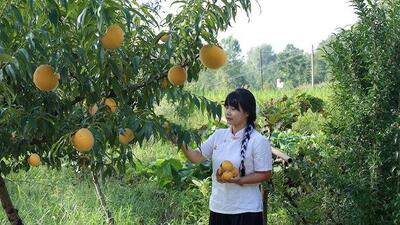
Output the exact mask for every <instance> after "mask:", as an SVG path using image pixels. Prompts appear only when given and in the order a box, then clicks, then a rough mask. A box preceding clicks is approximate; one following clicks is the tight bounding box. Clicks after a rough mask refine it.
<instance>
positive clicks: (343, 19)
mask: <svg viewBox="0 0 400 225" xmlns="http://www.w3.org/2000/svg"><path fill="white" fill-rule="evenodd" d="M259 3H260V5H261V8H260V7H259V6H258V5H257V4H256V3H255V2H254V4H253V7H252V8H253V9H252V13H251V15H250V21H249V18H247V16H246V14H245V13H241V14H239V15H238V18H237V20H236V23H232V27H230V28H228V30H227V31H226V32H222V33H220V34H219V35H218V39H219V40H221V39H222V38H224V37H227V36H229V35H232V36H233V37H234V38H236V39H238V41H239V43H240V46H241V48H242V53H243V54H244V55H246V53H247V52H248V51H249V50H250V49H251V48H252V47H256V46H259V45H261V44H270V45H271V46H272V49H273V51H274V52H276V53H277V52H280V51H282V50H283V49H284V48H285V46H286V45H287V44H293V45H294V46H295V47H297V48H300V49H303V50H304V51H306V52H311V46H312V45H314V48H315V47H317V46H318V44H319V43H320V42H321V41H322V40H325V39H326V38H328V37H329V35H330V34H332V33H335V32H337V31H338V28H346V27H347V28H348V27H349V26H350V25H352V24H354V23H355V22H356V21H357V16H356V15H355V13H354V10H353V8H352V6H351V4H350V2H349V0H259ZM260 9H261V12H260Z"/></svg>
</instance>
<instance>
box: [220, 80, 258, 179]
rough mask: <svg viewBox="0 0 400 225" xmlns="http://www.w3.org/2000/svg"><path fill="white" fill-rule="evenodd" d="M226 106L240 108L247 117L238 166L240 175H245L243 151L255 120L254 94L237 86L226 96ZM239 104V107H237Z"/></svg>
mask: <svg viewBox="0 0 400 225" xmlns="http://www.w3.org/2000/svg"><path fill="white" fill-rule="evenodd" d="M224 105H225V107H226V106H232V107H235V108H236V109H240V108H242V110H243V111H245V112H246V113H247V114H248V115H249V117H248V118H247V127H246V129H245V130H244V137H243V140H242V144H241V150H240V156H241V163H240V167H239V171H240V176H245V175H246V167H245V166H244V159H245V155H246V154H245V153H246V149H247V144H248V143H249V140H250V135H251V133H252V132H253V130H254V121H255V120H256V117H257V115H256V99H255V98H254V95H253V94H252V93H251V92H250V91H249V90H247V89H244V88H238V89H236V90H235V91H233V92H231V93H229V94H228V96H226V99H225V103H224ZM239 106H240V107H239Z"/></svg>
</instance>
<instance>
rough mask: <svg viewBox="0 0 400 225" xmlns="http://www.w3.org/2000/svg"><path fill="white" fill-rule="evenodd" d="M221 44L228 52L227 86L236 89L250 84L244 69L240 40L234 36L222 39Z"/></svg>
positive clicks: (225, 68) (225, 69) (225, 70)
mask: <svg viewBox="0 0 400 225" xmlns="http://www.w3.org/2000/svg"><path fill="white" fill-rule="evenodd" d="M221 44H222V46H223V48H224V49H225V50H226V52H227V54H228V58H229V60H228V64H227V66H225V67H224V72H225V75H226V77H225V81H226V84H227V87H228V88H230V89H235V88H238V87H244V86H246V85H248V82H247V79H246V77H245V74H244V71H243V64H244V60H243V56H242V49H241V48H240V44H239V41H238V40H237V39H235V38H233V37H232V36H229V37H227V38H224V39H222V41H221Z"/></svg>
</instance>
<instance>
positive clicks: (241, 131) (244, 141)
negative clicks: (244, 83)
mask: <svg viewBox="0 0 400 225" xmlns="http://www.w3.org/2000/svg"><path fill="white" fill-rule="evenodd" d="M225 109H226V111H225V117H226V120H227V123H228V124H229V127H228V128H226V129H218V130H216V131H215V132H214V133H213V134H212V135H211V136H210V137H209V138H208V139H207V141H205V142H204V143H203V144H201V146H200V147H199V148H198V149H196V150H191V149H189V148H188V147H187V145H183V146H182V151H183V153H184V155H185V156H186V158H188V159H189V160H190V161H191V162H192V163H201V162H203V161H204V160H207V159H209V160H211V161H212V168H213V173H212V176H211V177H212V190H211V197H210V202H209V208H210V217H209V224H210V225H262V224H263V214H262V210H263V205H262V194H261V190H260V183H261V182H263V181H267V180H269V179H271V176H272V173H271V170H272V155H271V146H270V144H269V141H268V139H267V138H266V137H265V136H263V135H261V134H260V133H259V132H257V131H256V130H255V129H254V127H255V126H254V121H255V120H256V101H255V98H254V96H253V94H252V93H251V92H250V91H248V90H246V89H243V88H239V89H236V90H235V91H233V92H231V93H230V94H229V95H228V96H227V97H226V99H225ZM224 160H229V161H231V162H232V164H233V165H234V166H235V167H237V168H239V175H238V176H236V177H233V178H231V179H229V180H223V179H221V178H220V176H218V175H217V174H220V171H219V170H220V165H221V162H223V161H224Z"/></svg>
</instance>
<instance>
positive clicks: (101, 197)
mask: <svg viewBox="0 0 400 225" xmlns="http://www.w3.org/2000/svg"><path fill="white" fill-rule="evenodd" d="M92 177H93V183H94V186H95V187H96V194H97V198H98V199H99V201H100V204H101V208H102V209H103V211H104V214H105V216H106V219H107V223H108V224H110V225H114V224H115V221H114V218H113V217H112V214H111V210H110V209H109V208H108V207H107V203H106V199H105V196H104V193H103V192H102V190H101V185H100V183H99V180H98V178H97V174H96V172H95V171H94V170H92Z"/></svg>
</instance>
